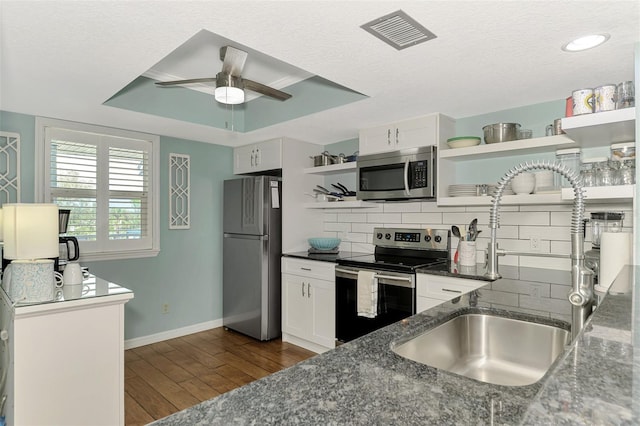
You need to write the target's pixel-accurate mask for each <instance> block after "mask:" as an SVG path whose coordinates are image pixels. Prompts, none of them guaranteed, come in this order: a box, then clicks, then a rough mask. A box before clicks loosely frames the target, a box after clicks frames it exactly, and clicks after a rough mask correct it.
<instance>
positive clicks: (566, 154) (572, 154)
mask: <svg viewBox="0 0 640 426" xmlns="http://www.w3.org/2000/svg"><path fill="white" fill-rule="evenodd" d="M580 156H581V153H580V148H569V149H559V150H557V151H556V161H558V162H559V163H560V164H561V165H563V166H567V167H568V168H569V169H571V170H573V171H574V172H575V173H576V174H577V173H579V172H580V171H581V168H580ZM553 186H555V187H556V188H561V187H568V186H570V185H569V181H568V180H567V179H566V178H565V177H563V176H562V175H561V174H560V173H554V176H553Z"/></svg>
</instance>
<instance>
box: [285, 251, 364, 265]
mask: <svg viewBox="0 0 640 426" xmlns="http://www.w3.org/2000/svg"><path fill="white" fill-rule="evenodd" d="M282 256H283V257H296V258H298V259H306V260H319V261H321V262H331V263H337V262H338V260H341V259H349V258H352V257H358V256H370V253H360V252H357V251H342V250H341V251H339V252H338V253H309V252H306V251H299V252H294V253H283V254H282Z"/></svg>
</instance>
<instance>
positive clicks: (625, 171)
mask: <svg viewBox="0 0 640 426" xmlns="http://www.w3.org/2000/svg"><path fill="white" fill-rule="evenodd" d="M616 163H619V168H618V178H617V184H618V185H633V184H634V183H636V160H635V159H629V160H622V161H617V162H616Z"/></svg>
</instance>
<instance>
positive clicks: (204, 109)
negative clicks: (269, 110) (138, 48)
mask: <svg viewBox="0 0 640 426" xmlns="http://www.w3.org/2000/svg"><path fill="white" fill-rule="evenodd" d="M154 83H155V80H152V79H150V78H146V77H138V78H136V79H135V80H134V81H133V82H131V83H129V84H128V85H127V86H126V87H125V88H124V89H122V90H120V91H119V92H118V93H117V94H115V95H114V96H112V97H111V98H110V99H108V100H107V101H106V102H105V103H104V104H105V105H108V106H112V107H115V108H122V109H126V110H130V111H137V112H142V113H145V114H151V115H157V116H160V117H166V118H173V119H176V120H180V121H186V122H189V123H195V124H202V125H205V126H211V127H217V128H220V129H228V130H231V129H232V128H233V129H234V130H235V131H238V132H243V131H244V122H245V118H244V115H245V105H233V106H231V105H222V104H220V103H218V102H216V101H215V99H214V98H213V88H212V89H211V94H210V95H209V94H207V93H202V92H199V91H196V90H189V89H186V88H184V87H180V86H176V87H158V86H156V85H155V84H154Z"/></svg>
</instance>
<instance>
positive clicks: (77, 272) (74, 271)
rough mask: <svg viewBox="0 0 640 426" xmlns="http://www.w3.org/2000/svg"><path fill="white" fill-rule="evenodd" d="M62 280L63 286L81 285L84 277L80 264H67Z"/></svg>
mask: <svg viewBox="0 0 640 426" xmlns="http://www.w3.org/2000/svg"><path fill="white" fill-rule="evenodd" d="M62 278H63V281H64V285H65V286H67V285H78V284H82V280H83V279H84V276H83V273H82V268H81V267H80V264H79V263H78V262H69V263H67V264H66V266H65V267H64V273H63V274H62Z"/></svg>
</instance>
